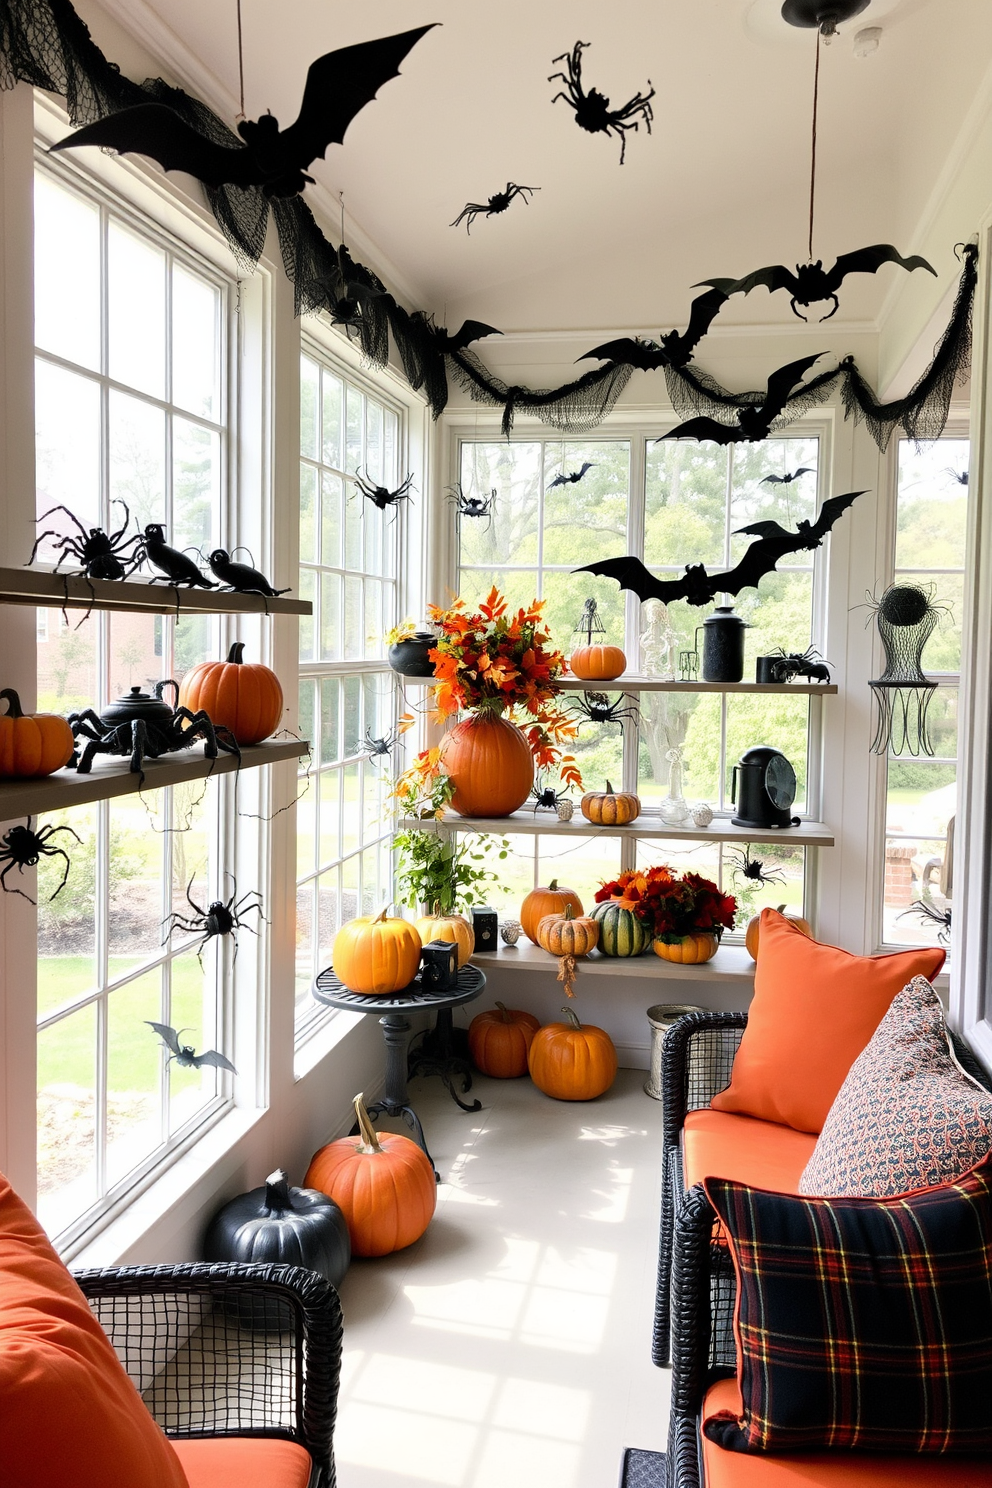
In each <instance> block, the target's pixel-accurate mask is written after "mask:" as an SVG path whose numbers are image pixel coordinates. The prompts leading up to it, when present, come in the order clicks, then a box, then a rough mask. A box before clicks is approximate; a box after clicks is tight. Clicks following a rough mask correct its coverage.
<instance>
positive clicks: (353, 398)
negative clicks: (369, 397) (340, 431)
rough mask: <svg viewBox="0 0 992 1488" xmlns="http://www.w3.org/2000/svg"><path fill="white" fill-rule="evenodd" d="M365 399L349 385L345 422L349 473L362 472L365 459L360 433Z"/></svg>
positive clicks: (356, 473) (346, 465)
mask: <svg viewBox="0 0 992 1488" xmlns="http://www.w3.org/2000/svg"><path fill="white" fill-rule="evenodd" d="M364 403H365V399H364V397H363V396H362V394H361V393H360V392H359V391H358V389H357V388H353V387H349V388H348V392H347V408H348V415H347V424H346V430H345V441H346V443H345V469H346V470H347V471H348V473H349V475H358V474H361V473H362V466H363V464H364V461H365V451H364V449H363V448H362V434H363V427H364V422H365V420H364V418H363V416H362V415H363V405H364Z"/></svg>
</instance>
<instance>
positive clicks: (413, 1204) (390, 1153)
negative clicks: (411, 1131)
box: [303, 1094, 437, 1256]
mask: <svg viewBox="0 0 992 1488" xmlns="http://www.w3.org/2000/svg"><path fill="white" fill-rule="evenodd" d="M355 1115H356V1117H357V1119H358V1136H357V1137H341V1138H340V1139H339V1140H338V1141H337V1142H328V1144H327V1146H326V1147H321V1149H320V1151H319V1152H315V1153H314V1155H313V1157H312V1158H311V1159H310V1166H309V1167H308V1168H307V1174H306V1177H305V1178H304V1180H303V1185H304V1187H305V1188H316V1189H318V1190H319V1191H320V1192H321V1193H323V1194H326V1195H327V1197H328V1198H329V1199H333V1200H334V1202H335V1204H337V1206H338V1208H339V1209H340V1210H341V1213H342V1214H343V1215H344V1217H345V1222H346V1223H347V1226H348V1234H349V1236H350V1238H351V1250H352V1254H353V1255H359V1256H382V1255H391V1254H392V1252H393V1251H394V1250H403V1249H404V1247H405V1246H407V1245H412V1244H413V1242H414V1241H415V1240H419V1239H420V1237H421V1235H422V1234H423V1233H424V1231H425V1230H426V1228H427V1226H428V1225H429V1224H430V1222H431V1218H432V1216H433V1214H434V1209H435V1207H436V1205H437V1182H436V1180H435V1178H434V1169H433V1168H432V1167H431V1163H430V1159H429V1158H428V1157H427V1155H426V1154H425V1152H424V1151H423V1149H422V1148H420V1147H418V1146H417V1144H416V1142H411V1141H410V1138H409V1137H401V1136H399V1135H398V1134H395V1135H394V1134H393V1133H391V1132H389V1133H383V1135H382V1136H379V1134H378V1133H377V1132H376V1130H375V1128H374V1127H373V1125H372V1123H371V1121H370V1120H369V1113H368V1111H366V1109H365V1102H364V1101H363V1099H362V1096H361V1095H360V1094H359V1095H356V1096H355Z"/></svg>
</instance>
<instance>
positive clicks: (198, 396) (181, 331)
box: [172, 264, 221, 420]
mask: <svg viewBox="0 0 992 1488" xmlns="http://www.w3.org/2000/svg"><path fill="white" fill-rule="evenodd" d="M220 309H221V300H220V292H219V290H218V289H217V288H216V286H215V285H213V284H208V283H207V281H206V280H205V279H201V278H199V277H198V275H196V274H191V273H190V272H189V271H188V270H187V269H185V268H183V266H182V265H181V264H173V266H172V400H173V402H174V403H178V405H179V407H180V408H186V409H188V410H189V412H190V413H194V414H198V415H199V416H200V417H201V418H206V419H213V420H216V419H217V418H218V417H219V414H220Z"/></svg>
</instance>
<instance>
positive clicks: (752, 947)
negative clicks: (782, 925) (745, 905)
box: [744, 904, 813, 961]
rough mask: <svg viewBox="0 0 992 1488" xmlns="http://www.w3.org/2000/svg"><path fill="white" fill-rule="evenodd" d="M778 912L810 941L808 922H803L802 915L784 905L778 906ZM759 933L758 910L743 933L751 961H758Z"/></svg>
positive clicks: (811, 934)
mask: <svg viewBox="0 0 992 1488" xmlns="http://www.w3.org/2000/svg"><path fill="white" fill-rule="evenodd" d="M778 912H779V914H780V915H784V916H785V918H786V919H787V920H791V921H792V923H793V925H795V927H796V929H797V930H801V931H802V933H803V935H808V936H809V937H810V939H811V940H812V938H813V931H812V928H811V927H810V923H809V920H804V919H803V917H802V915H801V914H796V913H795V911H794V910H791V909H786V907H785V905H784V904H780V905H779V906H778ZM760 932H761V912H760V910H759V912H758V913H757V914H756V915H752V916H751V918H750V919H749V920H748V922H747V929H746V930H745V932H744V945H745V947H746V948H747V953H748V955H749V956H750V957H751V960H752V961H757V959H758V936H759V934H760Z"/></svg>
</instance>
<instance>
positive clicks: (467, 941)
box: [415, 906, 475, 971]
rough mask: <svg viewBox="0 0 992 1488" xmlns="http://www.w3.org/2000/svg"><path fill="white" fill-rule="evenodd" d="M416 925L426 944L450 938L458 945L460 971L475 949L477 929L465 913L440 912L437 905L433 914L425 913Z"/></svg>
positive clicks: (449, 939)
mask: <svg viewBox="0 0 992 1488" xmlns="http://www.w3.org/2000/svg"><path fill="white" fill-rule="evenodd" d="M415 925H416V930H417V934H418V935H419V936H420V939H421V940H422V941H423V943H424V945H427V943H428V942H429V941H432V940H448V941H451V942H452V943H453V944H454V945H456V946H457V947H458V969H459V971H460V970H461V968H462V967H463V966H464V965H465V962H466V961H467V960H468V958H469V957H470V956H471V954H472V952H473V951H474V950H475V931H474V930H473V929H472V926H471V925H470V924H469V922H468V920H467V919H466V918H465V916H464V915H460V914H450V915H443V914H439V913H438V911H437V907H436V906H435V910H434V913H433V914H431V915H424V917H423V919H420V920H417V921H415Z"/></svg>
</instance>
